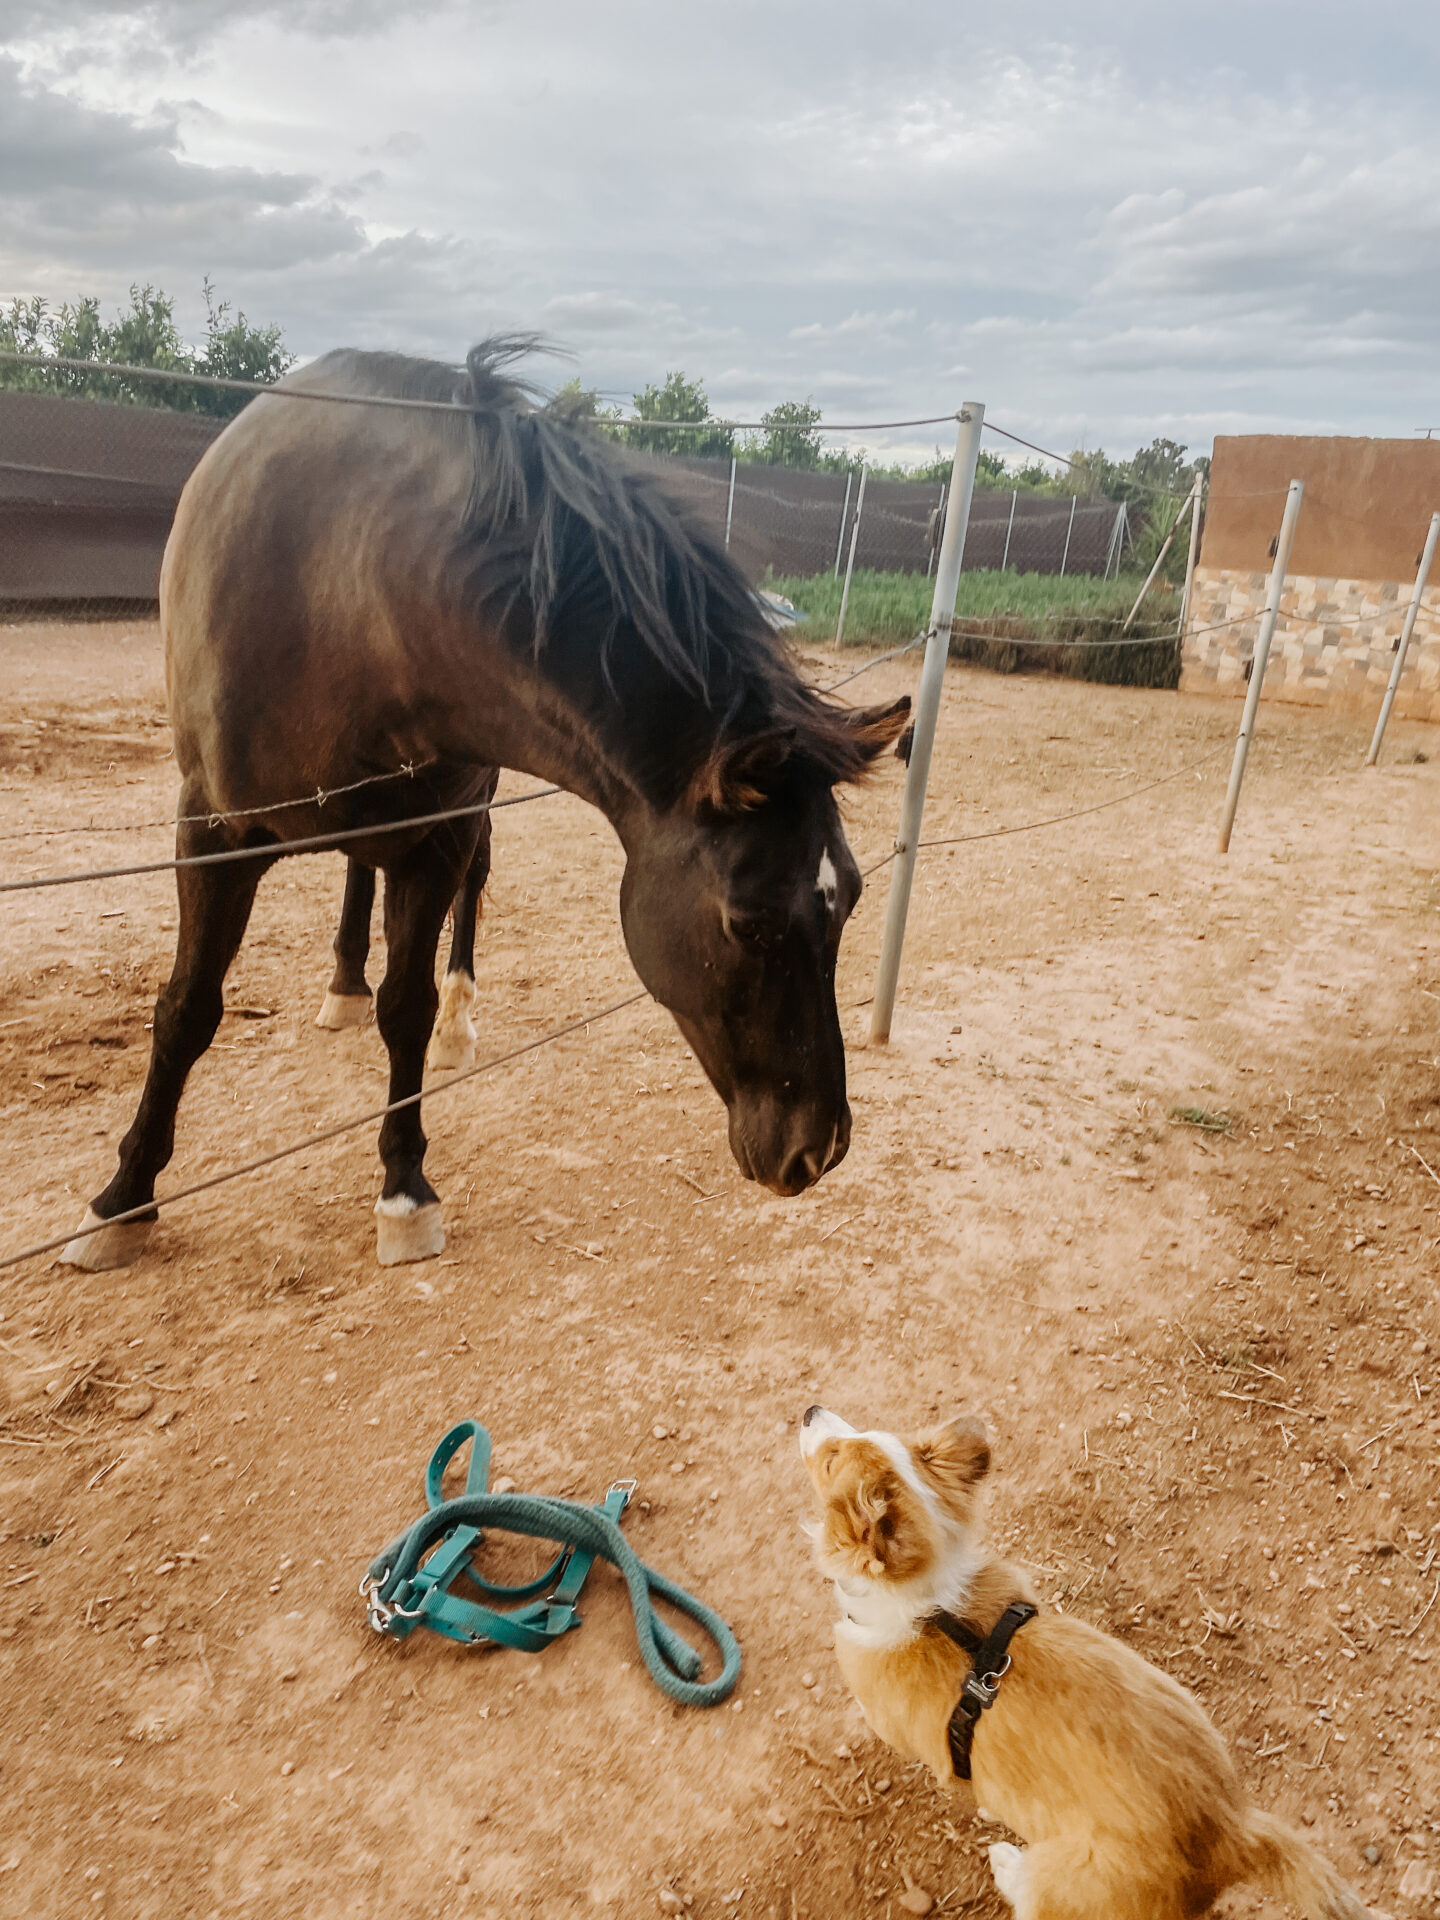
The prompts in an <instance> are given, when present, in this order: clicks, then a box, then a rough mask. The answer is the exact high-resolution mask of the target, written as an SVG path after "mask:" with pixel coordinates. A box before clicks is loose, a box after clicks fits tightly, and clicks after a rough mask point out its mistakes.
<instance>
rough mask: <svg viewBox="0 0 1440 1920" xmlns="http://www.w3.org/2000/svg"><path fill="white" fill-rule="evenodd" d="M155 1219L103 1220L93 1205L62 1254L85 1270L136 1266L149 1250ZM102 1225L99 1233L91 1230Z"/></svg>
mask: <svg viewBox="0 0 1440 1920" xmlns="http://www.w3.org/2000/svg"><path fill="white" fill-rule="evenodd" d="M154 1224H155V1222H154V1221H153V1220H116V1221H109V1220H102V1219H101V1217H100V1215H99V1214H98V1213H96V1211H95V1209H94V1208H93V1207H87V1208H86V1209H85V1218H84V1219H83V1220H82V1221H81V1222H80V1232H79V1233H78V1234H77V1235H76V1237H75V1238H74V1239H73V1240H72V1241H71V1242H70V1243H69V1245H68V1246H67V1247H66V1248H65V1250H64V1252H63V1253H62V1254H61V1255H60V1259H61V1262H62V1264H63V1265H65V1266H67V1267H79V1268H80V1269H81V1270H82V1271H83V1272H85V1273H107V1272H108V1271H109V1270H110V1268H112V1267H129V1266H133V1265H134V1264H135V1262H136V1261H137V1260H138V1259H139V1258H140V1256H141V1254H142V1253H143V1252H144V1251H145V1242H146V1241H147V1240H148V1239H149V1238H150V1229H151V1228H152V1227H153V1226H154ZM90 1227H98V1228H99V1229H100V1231H99V1232H98V1233H90V1232H88V1231H87V1229H88V1228H90Z"/></svg>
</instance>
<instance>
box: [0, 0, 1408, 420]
mask: <svg viewBox="0 0 1440 1920" xmlns="http://www.w3.org/2000/svg"><path fill="white" fill-rule="evenodd" d="M1437 97H1440V7H1436V6H1435V5H1434V4H1433V0H1409V3H1408V4H1404V5H1400V4H1395V3H1394V0H1367V4H1366V5H1364V6H1361V5H1358V4H1356V3H1355V0H1306V3H1305V4H1303V5H1292V4H1289V0H1206V4H1205V5H1204V6H1201V7H1194V6H1182V7H1175V6H1170V7H1165V6H1161V7H1156V6H1153V5H1147V6H1144V7H1142V6H1139V5H1131V4H1121V3H1120V0H1085V3H1084V4H1083V5H1082V4H1077V3H1076V0H1068V4H1062V3H1061V0H999V3H997V0H986V4H984V5H983V6H982V5H977V4H974V0H913V4H891V5H888V6H881V5H877V4H875V0H869V4H862V3H861V0H825V3H824V4H817V3H813V0H805V3H804V4H787V0H765V4H763V5H761V4H754V3H753V0H728V3H727V4H723V5H715V4H710V5H704V6H701V5H697V4H694V3H693V0H692V3H691V4H686V3H685V0H663V4H662V3H661V0H609V3H608V4H607V3H606V0H600V4H598V5H597V4H595V0H589V3H588V4H581V0H455V3H454V4H435V5H406V4H404V0H393V4H382V0H284V4H278V3H277V4H267V0H151V3H150V4H135V3H134V0H0V298H7V297H9V296H12V295H34V294H43V295H45V296H46V297H47V298H49V299H50V300H52V301H59V300H61V299H65V298H73V297H75V296H76V295H78V294H80V293H84V292H89V291H94V292H98V293H100V294H101V295H102V296H103V297H104V299H105V301H106V303H107V305H108V304H110V303H112V302H114V301H115V300H117V299H119V298H120V297H121V296H122V295H123V294H124V291H125V289H126V288H127V287H128V285H129V284H130V282H131V281H133V280H149V281H153V282H155V283H156V284H158V285H160V286H162V287H164V288H166V289H167V290H169V291H171V292H173V293H174V294H175V295H176V296H177V297H178V300H179V305H180V310H181V313H182V317H183V318H184V320H185V321H186V323H187V326H189V327H191V328H197V321H198V316H199V314H200V311H201V306H200V297H199V290H200V284H201V280H202V278H203V276H204V275H205V274H207V273H208V274H209V275H210V276H211V278H212V279H213V280H214V281H215V282H216V285H217V287H218V289H219V291H220V293H221V294H222V296H224V297H227V298H229V299H231V300H232V301H233V302H235V303H236V304H238V305H240V306H242V307H243V308H244V309H245V310H246V312H247V313H248V315H249V316H250V318H251V319H253V320H264V321H269V320H275V321H278V322H280V324H281V325H282V326H283V328H284V330H285V335H286V338H287V341H288V343H289V344H290V345H291V347H292V348H294V349H295V350H296V351H298V352H300V353H301V354H305V355H309V354H312V353H316V352H320V351H323V350H324V349H325V348H326V347H329V346H334V345H338V344H343V343H350V344H359V345H374V346H394V347H401V348H406V349H410V350H413V351H417V352H423V353H432V354H436V355H439V356H442V357H445V358H451V359H453V358H456V357H458V356H459V355H460V354H461V353H462V352H463V350H464V348H465V347H466V345H467V344H468V343H469V342H470V341H471V340H472V339H474V338H475V337H477V336H478V335H479V334H481V333H483V332H484V331H486V330H487V329H489V328H491V327H494V326H497V325H503V326H515V325H521V326H525V327H535V328H540V329H543V330H544V331H545V332H547V333H548V334H550V335H552V336H553V337H554V338H555V339H556V340H557V341H559V342H561V343H563V344H564V345H565V346H566V347H568V348H569V349H570V351H571V352H572V354H573V355H574V360H573V362H572V363H571V365H569V366H566V365H564V364H563V363H561V362H558V361H556V362H551V363H548V366H547V368H546V369H544V370H543V371H545V372H547V373H548V375H549V377H551V378H553V379H555V380H556V381H558V380H561V379H563V378H565V377H567V375H568V374H569V373H570V372H572V371H573V372H578V374H579V375H580V377H581V378H582V379H583V380H584V381H585V382H586V383H587V384H591V385H597V386H599V387H600V388H601V389H603V390H605V391H608V392H611V393H614V394H615V395H617V396H619V397H625V396H628V395H629V394H630V393H631V392H632V391H633V389H634V388H635V387H636V386H637V385H641V384H643V383H644V382H645V381H647V380H649V379H654V378H659V377H661V376H662V375H663V374H664V372H665V371H666V370H667V369H668V368H671V367H681V368H684V369H685V370H686V371H687V372H688V373H690V374H692V375H696V376H699V377H701V378H703V379H704V380H705V382H706V384H707V386H708V388H709V391H710V394H711V397H712V400H713V401H714V402H715V404H716V405H717V408H719V409H720V410H723V411H726V412H728V413H731V414H732V415H738V416H741V417H752V416H753V414H754V413H755V411H757V410H758V409H759V408H761V407H763V406H765V405H768V404H770V403H771V402H773V401H775V400H777V399H785V398H803V397H806V396H811V397H813V398H814V399H815V400H816V401H817V402H818V403H819V404H820V405H821V406H822V407H823V408H824V410H825V413H826V415H827V416H828V417H829V418H830V419H832V420H844V419H860V420H864V419H877V418H885V417H894V416H908V415H912V414H932V413H939V412H942V411H943V410H945V409H946V408H950V407H953V406H954V405H955V404H956V403H957V402H958V401H959V400H960V399H962V398H974V399H980V400H984V401H985V402H986V403H987V406H988V409H989V412H990V415H991V417H992V418H994V419H995V420H997V421H999V422H1001V423H1002V424H1005V425H1008V426H1010V427H1012V428H1013V429H1014V430H1015V431H1017V432H1019V433H1023V434H1026V435H1030V436H1033V437H1035V438H1037V439H1039V440H1041V441H1042V442H1044V443H1045V444H1047V445H1053V446H1058V447H1062V448H1069V447H1071V446H1074V445H1087V446H1094V445H1097V444H1101V445H1105V446H1107V447H1109V448H1110V449H1111V450H1112V451H1117V452H1128V451H1129V450H1131V449H1132V448H1133V447H1134V446H1135V445H1137V444H1138V443H1140V442H1143V441H1148V440H1149V439H1150V438H1152V437H1153V436H1154V435H1155V434H1157V433H1165V434H1169V435H1172V436H1174V437H1175V438H1177V439H1180V440H1183V441H1186V442H1187V443H1188V444H1189V445H1191V446H1192V447H1199V448H1203V447H1206V446H1208V444H1209V442H1210V439H1211V437H1212V436H1213V435H1214V434H1215V433H1217V432H1237V431H1239V432H1244V431H1257V430H1273V429H1291V430H1295V431H1302V432H1304V431H1340V432H1346V433H1373V434H1399V435H1407V436H1408V435H1409V434H1411V433H1412V431H1413V430H1414V429H1415V428H1416V427H1423V426H1431V425H1440V392H1437V379H1436V373H1437V365H1440V358H1437V351H1436V348H1437V333H1440V325H1437V315H1440V115H1437V113H1436V110H1435V101H1436V99H1437ZM197 330H198V329H197ZM856 437H857V436H851V438H856ZM864 437H865V438H866V439H867V440H868V443H869V444H870V445H872V446H881V445H889V446H891V447H892V448H893V449H894V450H895V451H897V452H900V451H908V452H911V453H915V454H923V453H925V452H926V451H927V449H928V446H929V445H930V444H931V442H932V441H933V438H934V436H933V434H931V435H927V434H925V433H919V434H916V433H909V434H895V435H870V436H864Z"/></svg>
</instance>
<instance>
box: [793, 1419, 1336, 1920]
mask: <svg viewBox="0 0 1440 1920" xmlns="http://www.w3.org/2000/svg"><path fill="white" fill-rule="evenodd" d="M800 1445H801V1452H802V1454H803V1455H804V1458H805V1462H806V1465H807V1466H808V1468H809V1471H810V1477H811V1480H812V1481H813V1483H814V1487H815V1491H816V1494H817V1496H818V1499H819V1503H820V1518H819V1520H818V1522H817V1524H816V1526H815V1528H814V1538H815V1548H816V1554H817V1557H818V1559H819V1562H820V1565H821V1567H822V1569H823V1570H824V1571H825V1572H826V1573H827V1574H828V1575H829V1576H830V1578H831V1579H832V1580H833V1582H834V1585H835V1593H836V1597H837V1599H838V1601H839V1603H840V1609H841V1617H840V1619H839V1621H838V1622H837V1624H836V1628H835V1646H836V1652H837V1655H838V1657H839V1662H840V1670H841V1672H842V1673H843V1675H844V1676H845V1679H846V1681H847V1683H848V1684H849V1686H850V1689H851V1691H852V1692H853V1693H854V1695H855V1698H856V1700H857V1701H858V1702H859V1704H860V1708H861V1710H862V1712H863V1713H864V1715H865V1718H866V1720H867V1721H868V1722H869V1723H870V1726H871V1727H872V1728H873V1729H874V1731H875V1732H876V1733H877V1734H878V1735H879V1737H880V1738H881V1739H882V1740H884V1741H886V1742H887V1743H888V1744H889V1745H890V1746H892V1747H894V1748H895V1750H896V1751H897V1752H898V1753H902V1754H904V1755H905V1756H906V1757H907V1758H909V1759H913V1760H923V1761H924V1762H925V1764H926V1765H927V1766H929V1767H930V1768H931V1769H932V1771H933V1772H934V1774H935V1776H936V1778H937V1779H938V1780H939V1781H940V1783H941V1784H942V1785H943V1786H946V1787H952V1788H953V1787H956V1786H961V1785H963V1784H964V1783H963V1782H957V1781H956V1779H955V1774H954V1769H953V1766H952V1764H951V1759H950V1750H949V1746H948V1742H947V1729H948V1726H949V1721H950V1714H951V1711H952V1709H953V1708H954V1706H955V1703H956V1701H957V1700H958V1699H959V1696H960V1686H961V1682H962V1680H963V1679H964V1676H965V1672H966V1670H967V1664H968V1663H967V1661H966V1657H965V1655H964V1654H963V1653H962V1652H961V1651H960V1649H959V1648H958V1647H956V1646H955V1645H954V1644H953V1643H952V1642H951V1641H950V1640H948V1639H947V1638H946V1637H945V1636H944V1635H943V1634H942V1633H940V1632H939V1631H938V1630H937V1629H936V1628H934V1627H930V1628H928V1629H927V1628H926V1625H925V1621H926V1617H927V1615H929V1614H932V1613H934V1612H935V1611H936V1610H937V1609H944V1610H945V1611H947V1612H949V1613H953V1614H955V1615H957V1616H958V1617H959V1618H960V1619H962V1620H963V1621H965V1622H966V1624H967V1625H969V1626H972V1627H974V1628H975V1629H977V1630H978V1631H979V1632H981V1633H988V1632H989V1631H990V1629H991V1628H992V1627H993V1626H994V1624H995V1622H996V1621H997V1620H998V1619H999V1618H1000V1615H1001V1614H1002V1613H1003V1612H1004V1610H1005V1608H1006V1607H1007V1606H1009V1605H1010V1604H1011V1602H1012V1601H1016V1600H1028V1601H1031V1602H1032V1603H1033V1602H1034V1601H1035V1595H1034V1594H1033V1592H1032V1591H1031V1590H1030V1587H1029V1584H1028V1582H1027V1581H1026V1579H1025V1577H1024V1575H1023V1574H1022V1573H1020V1572H1019V1570H1018V1569H1016V1568H1015V1567H1011V1566H1007V1565H1006V1564H1005V1563H1004V1562H1003V1561H1001V1560H994V1559H991V1558H988V1557H987V1556H986V1555H985V1554H984V1553H983V1552H982V1551H981V1549H980V1546H979V1542H978V1527H977V1512H976V1504H977V1503H976V1495H977V1489H978V1488H979V1485H980V1482H981V1481H982V1480H983V1479H984V1477H985V1475H986V1473H987V1472H988V1471H989V1467H990V1448H989V1445H988V1443H987V1441H986V1438H985V1435H984V1433H983V1431H982V1430H981V1429H980V1428H979V1427H977V1426H975V1425H973V1424H970V1423H968V1422H956V1423H953V1424H951V1425H949V1426H944V1427H940V1428H938V1429H937V1430H935V1431H934V1432H931V1433H927V1434H923V1435H921V1436H920V1437H919V1438H917V1439H914V1440H910V1441H903V1440H900V1439H898V1438H897V1437H896V1436H895V1435H893V1434H888V1433H857V1432H856V1431H855V1429H854V1428H852V1427H849V1426H847V1425H846V1423H845V1422H844V1421H843V1420H841V1419H840V1418H839V1417H838V1416H837V1415H835V1414H832V1413H828V1412H827V1411H826V1410H825V1409H824V1408H823V1407H812V1408H811V1409H810V1410H809V1412H808V1413H807V1414H806V1415H805V1419H804V1423H803V1425H802V1428H801V1434H800ZM1010 1659H1011V1665H1010V1669H1009V1671H1008V1672H1007V1673H1006V1674H1005V1677H1004V1680H1003V1681H1002V1683H1001V1686H1000V1689H999V1692H998V1695H997V1697H996V1700H995V1704H994V1705H993V1706H992V1707H991V1708H989V1709H988V1711H986V1712H985V1713H984V1714H982V1715H981V1717H980V1723H979V1725H978V1727H977V1728H976V1730H975V1737H974V1742H973V1746H972V1749H971V1770H972V1783H973V1787H974V1791H975V1795H976V1798H977V1799H978V1801H979V1803H980V1804H981V1805H982V1806H983V1807H984V1808H985V1809H986V1811H987V1812H988V1813H990V1814H992V1815H994V1816H995V1817H996V1818H998V1819H999V1820H1001V1821H1003V1822H1004V1824H1005V1825H1006V1826H1008V1827H1010V1828H1011V1829H1012V1830H1013V1831H1014V1832H1015V1833H1018V1834H1020V1835H1021V1836H1022V1838H1023V1839H1024V1840H1026V1842H1027V1843H1028V1844H1027V1845H1026V1847H1025V1848H1024V1849H1023V1850H1022V1849H1021V1848H1018V1847H1015V1846H1011V1845H1010V1844H1009V1843H1007V1842H1002V1843H1000V1844H997V1845H995V1846H993V1847H991V1849H990V1864H991V1869H992V1871H993V1873H994V1876H995V1884H996V1885H997V1887H998V1888H999V1889H1000V1891H1001V1893H1003V1894H1004V1895H1005V1897H1006V1899H1007V1900H1008V1901H1009V1902H1010V1904H1011V1906H1012V1907H1013V1908H1014V1909H1015V1913H1016V1920H1191V1916H1194V1915H1198V1914H1201V1913H1204V1912H1205V1911H1206V1909H1207V1908H1208V1907H1209V1906H1210V1904H1211V1902H1212V1901H1213V1900H1214V1899H1215V1898H1216V1896H1217V1895H1218V1894H1220V1893H1221V1892H1223V1891H1224V1889H1225V1888H1226V1887H1229V1886H1233V1885H1235V1884H1236V1883H1237V1882H1240V1881H1254V1882H1257V1883H1258V1884H1260V1885H1262V1886H1264V1887H1267V1888H1268V1889H1270V1890H1271V1891H1272V1892H1275V1893H1278V1894H1281V1895H1283V1896H1284V1897H1285V1898H1286V1899H1288V1900H1290V1901H1291V1902H1292V1903H1293V1904H1294V1905H1295V1906H1297V1907H1298V1908H1299V1909H1300V1911H1301V1912H1302V1913H1303V1914H1305V1915H1306V1916H1307V1920H1367V1915H1368V1912H1369V1910H1368V1909H1367V1908H1366V1907H1363V1906H1362V1905H1361V1904H1360V1902H1359V1901H1358V1900H1357V1899H1356V1898H1355V1896H1354V1895H1353V1894H1352V1893H1351V1892H1350V1890H1349V1889H1348V1888H1347V1887H1346V1886H1345V1884H1344V1883H1343V1881H1341V1880H1340V1879H1339V1877H1338V1876H1337V1875H1336V1874H1335V1873H1334V1872H1333V1871H1332V1869H1331V1868H1330V1867H1329V1866H1328V1865H1327V1864H1326V1862H1325V1861H1324V1860H1322V1859H1321V1858H1320V1856H1319V1855H1318V1854H1317V1853H1316V1852H1315V1851H1314V1850H1313V1849H1312V1848H1311V1847H1309V1846H1308V1845H1307V1844H1306V1843H1305V1841H1304V1840H1303V1839H1302V1838H1301V1837H1300V1835H1299V1834H1298V1833H1295V1832H1294V1831H1292V1829H1291V1828H1289V1827H1287V1826H1286V1825H1284V1823H1283V1822H1281V1821H1279V1820H1275V1819H1272V1818H1271V1816H1270V1815H1269V1814H1266V1813H1262V1812H1261V1811H1260V1810H1259V1808H1257V1807H1256V1806H1254V1805H1253V1804H1252V1803H1251V1801H1250V1799H1249V1796H1248V1795H1247V1794H1246V1792H1245V1789H1244V1787H1243V1786H1242V1785H1241V1783H1240V1780H1239V1778H1238V1777H1237V1775H1236V1772H1235V1769H1234V1767H1233V1766H1232V1764H1231V1761H1230V1756H1229V1754H1228V1753H1227V1752H1226V1750H1225V1748H1224V1746H1223V1745H1222V1744H1221V1741H1220V1738H1219V1736H1218V1735H1217V1734H1216V1732H1215V1730H1214V1728H1213V1727H1212V1726H1211V1725H1210V1722H1209V1721H1208V1720H1207V1719H1206V1717H1205V1715H1204V1713H1203V1712H1202V1711H1201V1709H1200V1707H1199V1705H1198V1703H1197V1702H1196V1700H1195V1699H1194V1697H1193V1696H1192V1695H1191V1694H1189V1693H1187V1692H1186V1690H1185V1688H1184V1687H1181V1686H1179V1685H1177V1684H1176V1682H1175V1681H1173V1680H1172V1679H1170V1677H1169V1676H1168V1675H1167V1674H1164V1673H1161V1672H1160V1671H1159V1669H1158V1668H1156V1667H1152V1666H1151V1665H1150V1664H1149V1662H1148V1661H1145V1660H1142V1659H1141V1658H1140V1656H1139V1655H1138V1654H1136V1653H1132V1652H1131V1651H1130V1649H1129V1648H1128V1647H1125V1646H1122V1645H1121V1644H1120V1642H1119V1641H1116V1640H1112V1639H1110V1638H1109V1637H1108V1636H1107V1635H1105V1634H1103V1633H1099V1632H1097V1631H1096V1630H1095V1628H1093V1627H1088V1626H1086V1625H1085V1624H1084V1623H1083V1622H1081V1621H1079V1620H1072V1619H1069V1618H1068V1617H1067V1616H1065V1615H1064V1614H1060V1613H1056V1612H1053V1611H1049V1610H1046V1609H1042V1610H1041V1611H1040V1613H1039V1614H1038V1616H1037V1617H1036V1618H1035V1619H1034V1620H1032V1621H1030V1622H1029V1624H1028V1625H1026V1626H1024V1627H1022V1628H1021V1629H1020V1630H1019V1632H1018V1633H1017V1634H1016V1635H1015V1637H1014V1639H1013V1640H1012V1641H1011V1643H1010Z"/></svg>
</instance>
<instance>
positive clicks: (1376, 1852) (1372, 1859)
mask: <svg viewBox="0 0 1440 1920" xmlns="http://www.w3.org/2000/svg"><path fill="white" fill-rule="evenodd" d="M1365 1858H1366V1859H1367V1860H1368V1861H1369V1863H1370V1865H1371V1866H1372V1867H1378V1866H1379V1864H1380V1849H1379V1848H1378V1847H1366V1849H1365Z"/></svg>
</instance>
